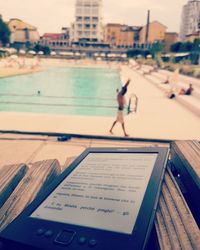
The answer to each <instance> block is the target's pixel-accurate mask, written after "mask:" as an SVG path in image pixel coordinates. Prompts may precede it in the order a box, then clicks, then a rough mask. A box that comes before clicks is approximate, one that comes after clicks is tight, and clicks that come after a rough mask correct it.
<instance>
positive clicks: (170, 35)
mask: <svg viewBox="0 0 200 250" xmlns="http://www.w3.org/2000/svg"><path fill="white" fill-rule="evenodd" d="M178 38H179V36H178V33H176V32H166V33H165V38H164V45H165V47H164V48H165V51H166V52H170V48H171V45H172V44H174V43H176V42H178Z"/></svg>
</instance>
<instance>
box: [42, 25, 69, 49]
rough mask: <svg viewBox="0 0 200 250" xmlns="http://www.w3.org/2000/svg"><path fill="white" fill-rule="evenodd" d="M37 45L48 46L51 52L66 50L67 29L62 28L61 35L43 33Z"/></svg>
mask: <svg viewBox="0 0 200 250" xmlns="http://www.w3.org/2000/svg"><path fill="white" fill-rule="evenodd" d="M39 44H41V45H43V46H48V47H49V48H51V49H53V50H58V49H59V50H62V49H66V48H68V47H69V46H70V40H69V28H67V27H64V28H62V30H61V33H45V34H44V35H43V36H42V37H41V38H40V41H39Z"/></svg>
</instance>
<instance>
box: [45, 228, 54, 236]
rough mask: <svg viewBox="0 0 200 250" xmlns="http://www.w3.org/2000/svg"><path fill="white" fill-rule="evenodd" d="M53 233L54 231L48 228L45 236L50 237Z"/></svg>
mask: <svg viewBox="0 0 200 250" xmlns="http://www.w3.org/2000/svg"><path fill="white" fill-rule="evenodd" d="M52 235H53V231H51V230H47V231H46V232H45V234H44V236H45V237H47V238H50V237H51V236H52Z"/></svg>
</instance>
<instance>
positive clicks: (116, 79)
mask: <svg viewBox="0 0 200 250" xmlns="http://www.w3.org/2000/svg"><path fill="white" fill-rule="evenodd" d="M119 87H120V76H119V73H118V71H117V70H114V69H108V68H75V67H70V68H69V67H65V68H64V67H62V68H47V69H45V70H44V71H42V72H39V73H34V74H29V75H21V76H16V77H8V78H2V79H0V111H12V112H33V113H51V114H67V115H90V116H114V115H115V113H116V105H117V104H116V89H117V88H119Z"/></svg>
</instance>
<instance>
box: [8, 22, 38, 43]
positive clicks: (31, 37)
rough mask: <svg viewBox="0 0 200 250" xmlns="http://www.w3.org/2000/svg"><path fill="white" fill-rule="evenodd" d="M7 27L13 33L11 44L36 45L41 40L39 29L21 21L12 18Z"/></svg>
mask: <svg viewBox="0 0 200 250" xmlns="http://www.w3.org/2000/svg"><path fill="white" fill-rule="evenodd" d="M7 25H8V27H9V29H10V31H11V36H10V42H11V43H22V44H23V43H26V42H30V43H36V42H38V41H39V39H40V35H39V33H38V30H37V28H36V27H34V26H32V25H30V24H28V23H26V22H24V21H22V20H20V19H17V18H12V19H10V21H9V22H8V23H7Z"/></svg>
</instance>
